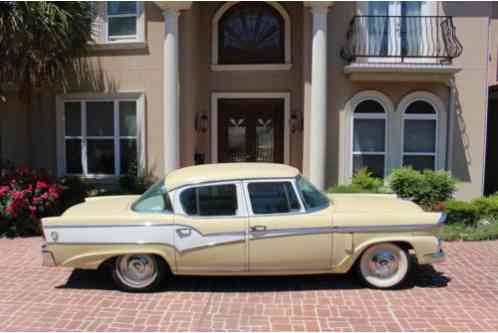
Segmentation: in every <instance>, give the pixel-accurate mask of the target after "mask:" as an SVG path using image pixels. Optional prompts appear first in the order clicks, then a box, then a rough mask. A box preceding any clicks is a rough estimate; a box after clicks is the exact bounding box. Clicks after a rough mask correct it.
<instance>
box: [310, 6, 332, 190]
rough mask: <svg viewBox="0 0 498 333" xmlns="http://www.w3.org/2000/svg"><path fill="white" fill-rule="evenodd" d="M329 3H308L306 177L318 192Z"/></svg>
mask: <svg viewBox="0 0 498 333" xmlns="http://www.w3.org/2000/svg"><path fill="white" fill-rule="evenodd" d="M329 5H330V4H329V3H327V2H322V3H320V2H318V3H313V4H311V13H312V16H313V18H312V20H313V23H312V24H313V29H312V46H311V108H310V115H309V122H310V123H309V133H310V137H309V159H310V160H309V177H310V181H311V182H312V183H313V184H314V185H315V186H317V187H318V188H319V189H323V188H324V187H325V156H326V152H327V150H326V142H327V135H326V129H327V13H328V7H329Z"/></svg>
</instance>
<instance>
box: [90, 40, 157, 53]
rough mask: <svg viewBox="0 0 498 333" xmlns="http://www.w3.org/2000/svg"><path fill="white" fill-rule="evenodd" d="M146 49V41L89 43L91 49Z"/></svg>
mask: <svg viewBox="0 0 498 333" xmlns="http://www.w3.org/2000/svg"><path fill="white" fill-rule="evenodd" d="M145 49H147V43H146V42H138V41H122V42H121V41H120V42H107V43H98V44H91V45H90V50H91V51H109V50H110V51H114V50H145Z"/></svg>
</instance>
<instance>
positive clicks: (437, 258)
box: [427, 250, 446, 263]
mask: <svg viewBox="0 0 498 333" xmlns="http://www.w3.org/2000/svg"><path fill="white" fill-rule="evenodd" d="M427 257H430V259H429V260H430V262H431V263H441V262H444V261H445V260H446V253H444V251H443V250H439V251H438V252H435V253H431V254H428V255H427Z"/></svg>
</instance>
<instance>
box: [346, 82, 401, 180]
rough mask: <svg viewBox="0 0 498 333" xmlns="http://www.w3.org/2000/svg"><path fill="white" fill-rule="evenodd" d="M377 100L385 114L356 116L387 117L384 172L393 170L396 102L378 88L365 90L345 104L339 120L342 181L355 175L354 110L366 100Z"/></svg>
mask: <svg viewBox="0 0 498 333" xmlns="http://www.w3.org/2000/svg"><path fill="white" fill-rule="evenodd" d="M368 100H371V101H375V102H377V103H379V104H380V105H381V106H382V108H383V109H384V114H382V115H376V114H368V115H366V116H364V117H363V116H356V118H366V119H376V118H377V119H385V121H386V129H385V130H386V137H385V159H384V161H385V162H384V163H385V164H384V174H385V175H387V174H389V172H390V170H391V164H392V163H391V158H390V155H391V154H390V151H391V149H390V146H391V144H390V142H391V141H392V140H391V136H392V133H391V132H392V131H391V125H390V123H391V118H392V115H393V112H394V110H395V109H394V104H393V103H392V101H391V99H390V98H389V97H387V96H386V95H384V94H383V93H381V92H379V91H376V90H365V91H360V92H358V93H356V94H355V95H354V96H353V97H351V98H350V99H349V100H348V101H347V102H346V104H345V106H344V110H343V112H342V113H343V116H342V117H340V120H339V132H340V140H341V141H342V143H341V147H342V149H341V150H340V153H339V155H340V161H342V163H341V165H342V166H341V167H340V169H339V179H340V182H341V183H349V182H350V181H351V177H352V176H353V121H354V119H355V116H354V111H355V110H356V107H357V106H358V105H360V103H362V102H364V101H368Z"/></svg>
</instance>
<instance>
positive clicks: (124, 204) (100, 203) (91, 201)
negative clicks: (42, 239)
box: [62, 195, 139, 217]
mask: <svg viewBox="0 0 498 333" xmlns="http://www.w3.org/2000/svg"><path fill="white" fill-rule="evenodd" d="M138 197H139V196H138V195H119V196H102V197H93V198H87V199H86V200H85V202H83V203H80V204H78V205H75V206H72V207H70V208H69V209H67V210H66V211H65V212H64V214H62V216H64V217H84V216H99V217H105V216H113V215H119V214H122V213H123V212H125V211H127V210H129V209H130V206H131V204H132V203H133V202H134V201H135V200H136V199H137V198H138Z"/></svg>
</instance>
